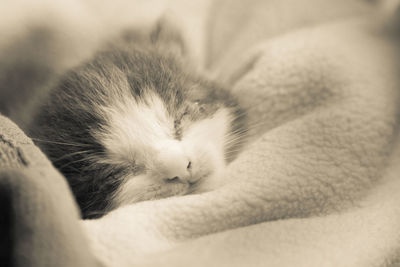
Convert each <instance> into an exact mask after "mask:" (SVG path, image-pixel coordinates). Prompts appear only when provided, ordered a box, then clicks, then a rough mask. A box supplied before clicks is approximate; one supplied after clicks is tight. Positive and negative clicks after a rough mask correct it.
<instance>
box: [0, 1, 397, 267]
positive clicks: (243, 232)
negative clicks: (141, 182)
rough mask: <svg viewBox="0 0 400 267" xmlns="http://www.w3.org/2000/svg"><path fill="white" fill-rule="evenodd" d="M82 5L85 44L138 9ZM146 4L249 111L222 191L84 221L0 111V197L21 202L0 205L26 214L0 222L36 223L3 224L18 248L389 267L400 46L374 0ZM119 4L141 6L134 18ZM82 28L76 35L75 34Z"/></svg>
mask: <svg viewBox="0 0 400 267" xmlns="http://www.w3.org/2000/svg"><path fill="white" fill-rule="evenodd" d="M44 2H46V1H44ZM46 3H47V2H46ZM49 3H50V2H49ZM49 3H47V5H48V6H50V7H51V4H49ZM73 3H75V1H73ZM76 3H78V2H76ZM79 3H85V5H79V8H78V10H79V11H80V12H78V13H77V14H78V15H76V16H77V18H78V19H74V20H73V21H74V23H81V24H82V25H83V26H84V29H91V30H93V32H95V33H97V35H96V36H97V39H95V40H94V41H93V42H87V41H88V40H87V39H83V41H81V45H82V46H85V44H87V43H88V44H87V47H86V46H85V47H86V49H87V50H86V51H90V50H91V49H93V47H95V46H96V42H98V41H100V40H101V39H104V38H108V37H109V36H112V32H118V31H119V30H121V29H122V28H124V27H125V26H127V25H136V26H137V25H139V24H140V23H139V21H140V22H143V20H141V19H142V18H143V17H146V16H143V14H146V13H145V12H143V13H142V14H141V12H140V8H138V7H143V6H142V4H144V3H141V1H139V0H138V1H132V2H130V4H131V5H132V6H127V3H124V2H123V1H116V2H115V3H114V4H113V5H114V6H113V9H110V8H109V7H110V6H109V5H107V4H106V2H98V3H97V2H96V5H95V7H94V6H92V2H91V1H84V2H79ZM146 3H150V1H149V2H146ZM151 3H153V4H158V5H157V7H158V8H157V9H154V10H157V12H158V11H159V10H162V9H163V8H164V6H168V7H169V11H172V12H173V13H175V14H176V15H177V17H178V19H179V20H181V22H180V23H178V24H179V25H180V26H181V27H182V28H181V30H182V32H183V33H184V35H185V39H186V41H187V43H188V50H189V52H190V53H191V55H192V57H193V59H194V60H195V61H196V62H197V63H198V66H199V68H200V69H204V70H206V71H207V73H208V74H209V75H210V76H212V77H214V78H216V79H217V80H221V81H224V82H225V83H227V84H228V85H229V86H230V88H231V90H232V92H233V93H234V94H236V95H237V96H238V97H239V98H240V101H241V103H242V105H243V106H244V107H246V108H248V113H249V121H250V124H251V134H252V136H251V138H250V142H249V145H248V146H247V147H246V149H245V150H244V151H243V152H242V154H241V155H240V156H239V158H238V159H237V160H236V161H234V162H233V163H232V164H231V165H230V166H229V168H228V171H227V173H226V174H225V175H224V177H220V179H221V180H223V181H224V184H225V185H224V186H221V187H220V188H217V189H215V190H213V191H211V192H208V193H205V194H199V195H189V196H183V197H176V198H169V199H163V200H158V201H149V202H143V203H139V204H135V205H129V206H125V207H121V208H119V209H117V210H115V211H114V212H112V213H110V214H108V215H107V216H105V217H103V218H101V219H97V220H89V221H79V220H78V215H77V209H76V205H75V203H74V201H73V200H72V197H71V193H70V191H69V190H68V187H67V185H66V183H65V181H64V180H63V178H62V177H61V176H60V175H59V173H58V172H57V171H55V170H54V169H53V168H52V166H51V165H50V164H49V162H48V161H47V159H45V158H44V156H43V154H41V153H40V151H38V150H37V148H35V147H34V146H33V145H32V143H31V141H30V140H29V139H28V138H26V137H25V136H24V135H23V134H22V133H21V131H20V130H18V129H17V128H16V127H15V125H14V124H12V123H11V122H10V121H9V120H8V119H5V118H2V120H3V121H4V123H0V143H1V144H2V145H1V146H0V162H1V165H0V166H1V168H3V169H4V168H6V170H2V171H1V172H0V182H1V184H0V192H2V194H1V195H2V196H4V198H2V199H5V200H4V202H3V203H16V204H12V205H11V204H10V205H11V207H12V208H11V209H10V208H9V207H10V205H2V206H1V208H2V210H4V213H5V214H11V213H10V210H11V211H15V214H19V215H18V216H20V217H18V218H20V219H18V221H19V222H20V223H17V224H14V223H12V222H11V221H10V220H7V219H5V220H4V224H5V225H7V226H8V227H11V226H13V225H16V226H15V227H16V228H15V229H25V228H29V229H31V230H30V231H29V232H28V233H26V231H22V230H18V231H17V230H15V229H14V230H13V231H12V233H13V235H12V236H11V239H12V240H16V241H15V242H14V243H13V244H14V246H13V249H14V252H13V255H18V253H25V256H24V257H23V258H22V259H23V260H26V261H32V262H35V263H36V262H37V265H36V266H46V264H47V266H52V265H53V266H54V265H57V266H62V265H61V263H60V262H62V263H64V264H65V265H64V266H68V264H69V265H70V266H90V264H93V261H92V260H93V258H92V257H94V258H95V259H96V261H98V262H101V263H102V264H103V265H105V266H118V267H119V266H133V265H135V266H205V265H207V266H294V265H295V266H396V265H397V264H398V263H399V258H398V249H399V242H400V236H399V234H398V233H400V231H399V230H400V210H399V208H398V203H399V200H400V199H399V197H398V194H397V192H398V190H399V189H400V182H399V180H398V175H399V171H400V170H399V164H398V162H399V160H400V149H399V145H398V114H399V107H398V106H399V105H398V100H399V93H400V92H399V90H398V88H399V86H400V84H399V81H398V78H397V77H398V76H399V75H398V71H399V68H398V66H396V65H395V63H396V62H398V60H396V59H397V57H398V51H397V47H398V44H397V43H396V42H395V41H394V40H391V39H389V38H388V37H387V36H385V34H384V33H383V28H382V27H381V24H380V21H379V19H380V17H379V16H377V15H376V14H375V11H374V8H376V7H375V6H373V5H372V4H368V3H367V1H358V0H353V1H349V0H348V1H345V0H343V1H328V0H312V1H306V0H280V1H274V0H268V1H262V0H252V1H246V3H245V4H244V1H240V0H237V1H236V0H235V1H225V0H215V1H211V0H210V1H201V0H199V1H190V3H189V1H183V0H171V1H161V0H160V1H151ZM129 7H130V8H132V10H135V14H137V15H138V14H141V16H139V15H138V17H140V18H141V19H135V16H132V17H131V16H128V15H129V12H127V11H126V10H129ZM85 8H87V9H85ZM135 8H136V9H135ZM50 10H51V12H55V14H59V15H60V14H63V15H60V17H62V16H64V17H63V18H64V19H65V20H64V23H65V24H63V25H69V26H70V27H71V25H76V24H74V23H72V22H71V20H70V19H71V18H75V17H74V16H71V14H72V13H71V14H69V13H67V15H65V14H64V13H63V12H61V11H62V9H61V10H58V9H57V8H56V9H54V8H50ZM88 10H90V11H88ZM123 10H125V12H122V11H123ZM144 10H146V9H144ZM154 10H153V11H154ZM117 11H118V12H120V14H119V16H113V15H112V14H115V13H114V12H117ZM85 12H86V13H85ZM157 12H155V11H154V12H153V13H151V14H149V16H148V17H147V22H148V23H150V24H151V23H152V22H154V20H155V19H156V18H157V16H158V15H157V14H159V13H157ZM22 13H24V12H22ZM155 13H157V14H155ZM161 13H162V12H161ZM82 14H83V15H82ZM80 16H82V18H81V17H80ZM22 17H24V16H22ZM138 17H136V18H138ZM88 18H91V19H88ZM100 18H101V19H100ZM143 19H144V20H146V19H145V18H143ZM28 21H29V20H28ZM41 23H46V22H43V21H42V22H41ZM54 25H56V24H54ZM54 25H52V26H54ZM3 27H4V24H3ZM60 29H61V30H62V29H63V27H61V26H60V27H58V28H57V26H54V27H53V28H50V30H51V31H55V32H58V31H60ZM68 29H71V28H68ZM77 32H78V33H79V31H77ZM78 33H77V34H76V35H74V34H72V35H71V38H72V39H71V41H70V45H71V47H73V48H76V47H80V46H76V45H77V43H79V42H76V40H82V39H80V37H82V35H80V34H78ZM80 33H81V32H80ZM55 36H56V39H55V40H57V38H58V37H59V36H58V37H57V35H55ZM75 38H76V39H75ZM84 41H85V42H84ZM55 43H56V44H57V42H55ZM51 44H52V42H50V45H51ZM0 45H2V43H0ZM64 45H65V44H64ZM57 47H58V46H57ZM62 47H68V45H67V46H62ZM0 48H1V46H0ZM62 51H63V53H65V54H63V55H64V56H63V57H62V58H61V59H65V57H66V58H68V51H69V50H68V49H66V50H62ZM71 51H74V49H72V48H71ZM86 55H87V54H84V55H81V58H80V60H81V59H82V58H84V57H85V56H86ZM59 56H60V55H59ZM74 60H75V62H79V59H77V58H74ZM67 61H68V60H67ZM56 62H57V61H56ZM60 62H63V60H61V61H60ZM54 64H56V63H54ZM65 65H68V64H65ZM57 67H59V68H60V69H62V67H60V66H58V65H57ZM15 112H16V113H18V112H19V110H17V111H15ZM16 113H14V114H16ZM28 115H29V114H28ZM22 117H24V118H25V117H26V113H25V114H23V115H16V116H15V119H16V120H22V121H24V120H27V119H26V118H25V119H21V118H22ZM28 117H29V116H28ZM10 168H11V169H10ZM14 177H15V178H14ZM25 181H29V182H27V183H25ZM15 188H17V189H18V190H20V191H18V192H24V193H23V194H17V193H15V192H17V190H16V189H15ZM3 189H4V190H3ZM24 190H25V191H24ZM3 192H4V193H3ZM39 192H40V193H39ZM32 203H37V204H35V205H32ZM38 207H41V208H40V209H39V208H38ZM25 211H26V212H25ZM38 218H40V220H39V219H38ZM21 225H22V226H21ZM18 227H19V228H18ZM32 229H33V230H32ZM48 231H52V232H51V233H54V234H49V233H48ZM67 233H68V234H67ZM18 240H28V241H24V242H22V241H21V242H20V243H18V242H19V241H18ZM86 240H88V241H89V242H87V241H86ZM22 243H23V244H25V245H24V246H22V245H19V244H22ZM2 244H3V243H2ZM48 248H51V249H54V250H53V251H52V253H49V251H48ZM89 248H90V251H89V250H88V249H89ZM18 259H19V258H18ZM5 260H7V259H5ZM57 260H59V262H57ZM26 261H25V262H26ZM74 261H75V262H74ZM56 262H57V263H56ZM39 263H40V264H39ZM20 266H23V265H20Z"/></svg>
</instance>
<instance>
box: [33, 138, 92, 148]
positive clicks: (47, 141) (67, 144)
mask: <svg viewBox="0 0 400 267" xmlns="http://www.w3.org/2000/svg"><path fill="white" fill-rule="evenodd" d="M31 139H32V140H33V141H36V142H42V143H49V144H56V145H66V146H78V147H88V146H90V145H88V144H81V143H65V142H57V141H49V140H42V139H38V138H31Z"/></svg>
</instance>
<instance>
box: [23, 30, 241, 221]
mask: <svg viewBox="0 0 400 267" xmlns="http://www.w3.org/2000/svg"><path fill="white" fill-rule="evenodd" d="M170 36H172V37H173V38H172V40H171V39H169V40H166V38H169V37H170ZM177 44H178V45H177ZM179 44H180V39H179V38H176V36H175V35H168V34H166V32H165V30H164V29H162V28H161V29H160V27H158V28H157V29H156V31H155V32H154V33H153V34H151V35H150V36H149V37H148V38H147V37H146V36H145V35H140V34H138V33H134V34H132V33H131V34H129V35H127V36H125V37H124V38H121V40H116V41H114V43H113V44H112V45H110V46H108V47H107V48H106V49H104V50H102V51H100V52H99V53H97V54H96V55H95V56H94V58H92V59H91V60H89V61H88V62H86V63H84V64H82V65H81V66H79V67H77V68H75V69H73V70H72V71H70V72H68V73H67V74H66V75H64V77H63V78H62V79H61V80H60V82H59V83H58V84H57V86H55V87H54V88H53V89H52V90H51V92H50V94H49V96H48V97H47V99H46V101H45V102H44V104H43V106H42V107H41V108H40V110H39V112H38V114H37V115H36V119H35V121H34V123H33V124H32V125H34V126H35V127H34V128H32V130H31V136H32V137H33V138H34V140H36V142H37V143H38V144H39V145H40V147H41V148H42V149H43V150H44V151H45V153H46V154H47V155H48V156H49V158H50V159H51V160H52V162H53V164H54V165H55V166H56V167H57V168H58V169H59V170H60V171H61V172H62V173H63V174H64V175H65V176H66V177H67V179H68V182H69V184H70V186H71V188H72V190H73V192H74V194H75V196H76V198H77V200H78V203H79V205H80V207H81V210H82V213H83V216H84V217H85V218H86V217H97V216H100V215H102V214H104V212H107V211H109V210H111V209H113V208H115V207H117V206H120V205H124V204H128V203H133V202H137V201H143V200H149V199H157V198H163V197H169V196H173V195H182V194H188V193H192V192H194V191H196V192H198V191H202V190H206V189H207V188H209V187H210V186H211V185H215V180H212V178H213V177H215V178H217V177H218V176H219V175H220V174H221V172H222V171H223V169H224V166H225V164H226V163H227V162H229V161H231V160H232V159H233V158H234V157H235V155H236V153H237V151H238V149H239V148H240V146H241V145H242V143H243V140H244V139H243V137H244V135H245V133H246V123H245V116H244V112H243V110H241V109H240V108H239V106H238V104H237V102H236V100H235V99H234V98H233V97H232V96H231V95H230V94H229V93H228V91H226V90H224V89H223V88H221V87H220V86H219V85H217V84H215V83H213V82H210V81H208V80H205V79H204V78H201V77H199V76H197V75H193V74H192V71H191V70H190V68H188V66H187V65H186V64H185V63H184V61H183V60H182V59H181V58H182V57H180V56H179V52H178V53H177V52H176V51H179V49H177V47H180V46H179ZM169 47H173V48H172V49H171V50H169ZM170 51H173V52H170ZM181 51H182V50H181Z"/></svg>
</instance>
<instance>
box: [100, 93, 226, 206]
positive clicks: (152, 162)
mask: <svg viewBox="0 0 400 267" xmlns="http://www.w3.org/2000/svg"><path fill="white" fill-rule="evenodd" d="M103 112H104V116H105V119H106V123H105V125H104V126H103V127H102V128H101V129H98V130H94V131H93V134H94V136H95V137H96V139H97V140H98V141H99V142H100V143H101V145H102V146H103V147H104V148H105V156H103V157H102V158H99V159H98V161H99V162H101V163H103V164H110V165H114V166H119V167H121V168H128V169H129V168H130V169H132V171H131V172H130V173H126V174H125V175H124V176H123V177H121V179H122V182H121V185H120V187H119V188H118V190H116V191H115V193H114V194H113V196H112V204H113V205H114V206H120V205H123V204H127V203H134V202H138V201H142V200H148V199H156V198H163V197H169V196H173V195H182V194H186V193H189V192H190V191H193V190H194V189H195V188H197V187H198V186H199V185H201V184H202V182H204V181H201V180H207V179H210V178H211V177H212V176H217V175H220V174H221V171H222V170H223V169H224V166H225V164H226V160H225V145H226V142H225V140H229V129H230V124H231V120H232V118H231V116H232V115H231V112H230V111H229V108H225V107H219V108H218V109H217V110H215V111H213V112H212V113H211V114H202V113H206V112H210V110H206V107H205V106H201V105H200V104H199V103H195V102H188V103H184V104H182V105H181V107H180V108H178V110H174V112H172V113H171V112H169V111H168V109H167V107H166V104H165V103H164V102H163V101H162V99H160V97H159V96H158V95H157V94H155V93H154V91H153V90H148V92H147V93H145V95H143V96H142V97H141V98H140V99H134V98H127V99H121V102H120V103H118V104H117V103H115V105H114V106H113V107H109V106H108V107H105V110H104V111H103Z"/></svg>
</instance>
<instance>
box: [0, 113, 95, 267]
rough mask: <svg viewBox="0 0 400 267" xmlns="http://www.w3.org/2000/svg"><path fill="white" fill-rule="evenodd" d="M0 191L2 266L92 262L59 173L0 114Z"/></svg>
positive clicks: (71, 200)
mask: <svg viewBox="0 0 400 267" xmlns="http://www.w3.org/2000/svg"><path fill="white" fill-rule="evenodd" d="M0 193H1V202H2V204H1V205H0V208H1V214H2V216H3V218H2V219H1V221H2V224H1V227H2V230H1V232H2V233H4V235H2V238H6V237H7V240H8V241H7V242H4V241H2V245H3V247H2V248H3V249H2V253H4V252H5V251H7V252H6V253H4V254H6V255H2V260H3V261H2V264H1V265H2V266H3V264H4V265H5V266H21V267H22V266H38V267H39V266H96V264H95V260H94V258H93V256H92V255H91V253H90V251H89V248H88V245H87V241H86V238H85V236H84V234H83V231H82V229H81V227H80V225H79V223H78V218H79V214H78V210H77V206H76V203H75V201H74V200H73V198H72V194H71V192H70V190H69V187H68V185H67V183H66V181H65V179H64V178H63V177H62V176H61V175H60V174H59V173H58V172H57V171H56V170H55V169H54V168H53V167H52V165H51V163H50V162H49V161H48V160H47V159H46V157H45V155H44V154H43V153H42V152H41V151H40V150H39V149H38V148H37V147H35V145H33V143H32V141H30V139H29V138H27V137H26V136H25V135H24V134H23V133H22V131H21V130H19V129H18V127H17V126H16V125H15V124H14V123H12V122H11V121H10V120H9V119H7V118H5V117H3V116H1V115H0ZM3 242H4V243H3ZM10 243H11V245H12V246H11V247H10ZM5 262H8V264H10V265H7V264H5Z"/></svg>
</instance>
